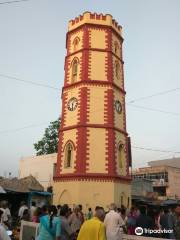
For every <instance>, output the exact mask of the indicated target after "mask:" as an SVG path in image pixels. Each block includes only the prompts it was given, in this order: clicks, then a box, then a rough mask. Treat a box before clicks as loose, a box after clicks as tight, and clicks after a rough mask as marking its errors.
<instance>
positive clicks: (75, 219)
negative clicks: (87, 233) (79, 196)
mask: <svg viewBox="0 0 180 240" xmlns="http://www.w3.org/2000/svg"><path fill="white" fill-rule="evenodd" d="M68 221H69V224H70V226H71V229H72V231H73V232H76V233H77V234H78V232H79V230H80V228H81V225H82V218H81V214H80V209H79V206H75V207H74V210H73V212H72V214H71V215H70V216H69V218H68Z"/></svg>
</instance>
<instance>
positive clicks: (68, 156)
mask: <svg viewBox="0 0 180 240" xmlns="http://www.w3.org/2000/svg"><path fill="white" fill-rule="evenodd" d="M72 158H73V145H72V144H71V143H68V144H67V146H66V149H65V166H64V167H65V168H70V167H71V166H72Z"/></svg>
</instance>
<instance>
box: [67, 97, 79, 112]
mask: <svg viewBox="0 0 180 240" xmlns="http://www.w3.org/2000/svg"><path fill="white" fill-rule="evenodd" d="M77 106H78V100H77V98H75V97H72V98H71V99H69V101H68V104H67V108H68V110H69V111H74V110H75V109H76V108H77Z"/></svg>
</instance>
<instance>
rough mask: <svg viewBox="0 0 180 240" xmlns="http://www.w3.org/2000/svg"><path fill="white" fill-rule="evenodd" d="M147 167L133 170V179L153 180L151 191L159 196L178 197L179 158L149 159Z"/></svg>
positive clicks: (179, 181) (179, 192)
mask: <svg viewBox="0 0 180 240" xmlns="http://www.w3.org/2000/svg"><path fill="white" fill-rule="evenodd" d="M148 165H149V167H144V168H139V169H137V170H134V171H133V178H134V179H142V178H143V179H149V180H152V181H153V191H154V192H157V193H158V194H159V198H161V199H163V198H164V199H165V198H172V199H175V198H180V158H175V159H165V160H158V161H151V162H149V163H148Z"/></svg>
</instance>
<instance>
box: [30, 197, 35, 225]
mask: <svg viewBox="0 0 180 240" xmlns="http://www.w3.org/2000/svg"><path fill="white" fill-rule="evenodd" d="M35 210H36V203H35V202H34V201H32V204H31V208H30V220H31V221H32V218H33V216H34V212H35Z"/></svg>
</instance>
